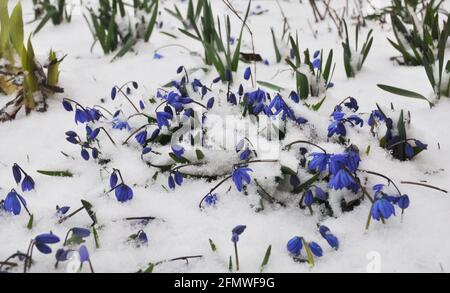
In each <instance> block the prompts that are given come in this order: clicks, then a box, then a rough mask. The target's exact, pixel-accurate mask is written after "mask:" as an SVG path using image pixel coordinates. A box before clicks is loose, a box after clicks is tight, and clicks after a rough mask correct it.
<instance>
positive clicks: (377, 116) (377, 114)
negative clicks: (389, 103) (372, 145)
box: [367, 110, 384, 126]
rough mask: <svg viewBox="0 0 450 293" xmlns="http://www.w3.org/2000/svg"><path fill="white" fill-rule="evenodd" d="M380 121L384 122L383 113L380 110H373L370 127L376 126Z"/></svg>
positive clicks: (368, 122) (369, 121)
mask: <svg viewBox="0 0 450 293" xmlns="http://www.w3.org/2000/svg"><path fill="white" fill-rule="evenodd" d="M380 121H384V116H383V113H381V111H380V110H373V111H372V113H370V116H369V120H368V121H367V124H369V126H374V125H375V124H376V123H377V122H380Z"/></svg>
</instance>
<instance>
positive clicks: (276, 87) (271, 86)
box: [256, 80, 284, 92]
mask: <svg viewBox="0 0 450 293" xmlns="http://www.w3.org/2000/svg"><path fill="white" fill-rule="evenodd" d="M256 83H258V84H259V85H260V86H263V87H266V88H269V89H271V90H274V91H277V92H281V91H284V87H281V86H279V85H276V84H273V83H270V82H267V81H262V80H258V81H257V82H256Z"/></svg>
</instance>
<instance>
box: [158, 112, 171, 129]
mask: <svg viewBox="0 0 450 293" xmlns="http://www.w3.org/2000/svg"><path fill="white" fill-rule="evenodd" d="M172 118H173V115H172V114H170V113H167V112H165V111H164V112H156V121H157V123H158V127H159V128H162V127H163V126H167V127H169V120H172Z"/></svg>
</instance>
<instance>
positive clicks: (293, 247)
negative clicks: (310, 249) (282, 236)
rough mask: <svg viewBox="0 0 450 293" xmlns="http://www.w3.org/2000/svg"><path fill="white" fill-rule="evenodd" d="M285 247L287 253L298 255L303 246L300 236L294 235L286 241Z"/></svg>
mask: <svg viewBox="0 0 450 293" xmlns="http://www.w3.org/2000/svg"><path fill="white" fill-rule="evenodd" d="M286 247H287V250H288V251H289V253H290V254H292V255H293V256H300V254H301V251H302V248H303V242H302V238H301V237H299V236H294V237H293V238H292V239H291V240H289V241H288V243H287V245H286Z"/></svg>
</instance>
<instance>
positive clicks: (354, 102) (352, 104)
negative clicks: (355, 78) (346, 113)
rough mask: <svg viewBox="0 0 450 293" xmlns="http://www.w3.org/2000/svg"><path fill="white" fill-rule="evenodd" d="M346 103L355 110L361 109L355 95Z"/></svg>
mask: <svg viewBox="0 0 450 293" xmlns="http://www.w3.org/2000/svg"><path fill="white" fill-rule="evenodd" d="M344 105H345V106H346V107H347V108H349V109H350V110H352V111H354V112H356V111H358V109H359V106H358V101H357V100H356V99H355V98H353V97H349V98H348V102H346V103H344Z"/></svg>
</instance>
